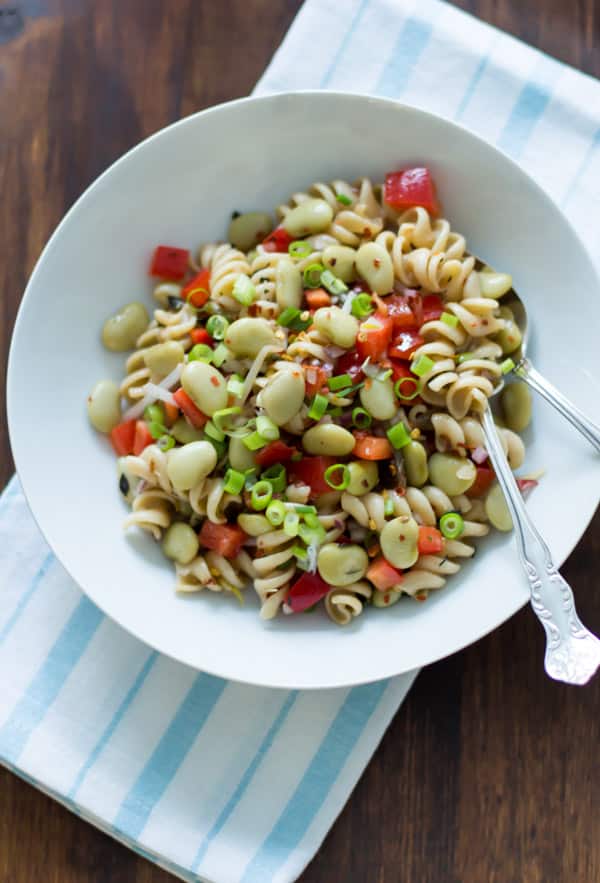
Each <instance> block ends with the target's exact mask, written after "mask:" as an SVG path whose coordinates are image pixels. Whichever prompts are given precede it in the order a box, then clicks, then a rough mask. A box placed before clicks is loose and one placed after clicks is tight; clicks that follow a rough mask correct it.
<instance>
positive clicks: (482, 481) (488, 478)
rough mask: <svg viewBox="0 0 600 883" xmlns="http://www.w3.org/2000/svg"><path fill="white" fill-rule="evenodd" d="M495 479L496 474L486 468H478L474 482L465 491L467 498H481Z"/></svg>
mask: <svg viewBox="0 0 600 883" xmlns="http://www.w3.org/2000/svg"><path fill="white" fill-rule="evenodd" d="M495 478H496V473H495V472H494V470H493V469H490V468H489V467H488V466H478V467H477V475H476V476H475V481H474V482H473V484H472V485H471V487H470V488H469V490H468V491H467V497H481V496H482V495H483V494H485V492H486V491H487V489H488V488H489V486H490V485H491V483H492V482H493V481H494V479H495Z"/></svg>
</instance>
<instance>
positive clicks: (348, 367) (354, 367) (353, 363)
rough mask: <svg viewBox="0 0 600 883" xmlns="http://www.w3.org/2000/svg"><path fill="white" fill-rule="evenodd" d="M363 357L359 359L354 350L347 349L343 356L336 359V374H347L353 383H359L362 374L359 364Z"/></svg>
mask: <svg viewBox="0 0 600 883" xmlns="http://www.w3.org/2000/svg"><path fill="white" fill-rule="evenodd" d="M363 362H364V359H361V357H360V356H359V354H358V353H357V352H356V350H348V352H347V353H344V354H343V356H340V358H339V359H338V360H337V362H336V364H335V373H336V374H349V375H350V377H351V378H352V382H353V383H359V382H360V380H361V378H362V377H363V376H364V375H363V372H362V368H361V365H362V363H363Z"/></svg>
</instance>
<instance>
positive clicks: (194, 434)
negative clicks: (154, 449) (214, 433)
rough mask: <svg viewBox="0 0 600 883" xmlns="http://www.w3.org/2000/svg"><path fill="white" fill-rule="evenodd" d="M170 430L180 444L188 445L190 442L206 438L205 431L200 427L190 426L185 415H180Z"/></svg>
mask: <svg viewBox="0 0 600 883" xmlns="http://www.w3.org/2000/svg"><path fill="white" fill-rule="evenodd" d="M169 431H170V433H171V435H172V436H173V438H174V439H175V441H178V442H179V444H180V445H187V444H189V443H190V442H194V441H201V440H202V439H203V438H204V433H203V432H201V431H200V430H199V429H195V428H194V427H193V426H190V424H189V423H188V422H187V420H186V419H185V417H178V418H177V420H176V421H175V423H174V424H173V426H172V427H171V429H170V430H169Z"/></svg>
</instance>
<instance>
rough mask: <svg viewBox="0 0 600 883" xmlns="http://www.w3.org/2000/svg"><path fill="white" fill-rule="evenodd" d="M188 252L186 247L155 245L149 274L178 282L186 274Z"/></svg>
mask: <svg viewBox="0 0 600 883" xmlns="http://www.w3.org/2000/svg"><path fill="white" fill-rule="evenodd" d="M189 259H190V253H189V251H188V250H187V248H175V247H174V246H172V245H157V246H156V248H155V249H154V254H153V255H152V263H151V264H150V275H151V276H160V277H161V278H162V279H172V280H173V281H176V282H178V281H179V280H180V279H183V277H184V276H185V274H186V271H187V268H188V261H189Z"/></svg>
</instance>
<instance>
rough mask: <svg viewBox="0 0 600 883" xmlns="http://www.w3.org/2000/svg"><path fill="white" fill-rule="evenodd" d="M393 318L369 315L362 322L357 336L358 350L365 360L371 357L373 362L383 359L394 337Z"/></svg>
mask: <svg viewBox="0 0 600 883" xmlns="http://www.w3.org/2000/svg"><path fill="white" fill-rule="evenodd" d="M392 327H393V323H392V320H391V319H389V318H387V317H384V316H378V315H374V316H369V318H368V319H365V321H364V322H361V324H360V327H359V329H358V335H357V337H356V352H357V353H358V355H359V356H360V358H361V359H362V360H363V361H364V360H365V359H366V358H369V359H370V360H371V361H372V362H378V361H379V360H380V359H382V358H383V357H384V356H385V354H386V352H387V348H388V344H389V342H390V340H391V339H392Z"/></svg>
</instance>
